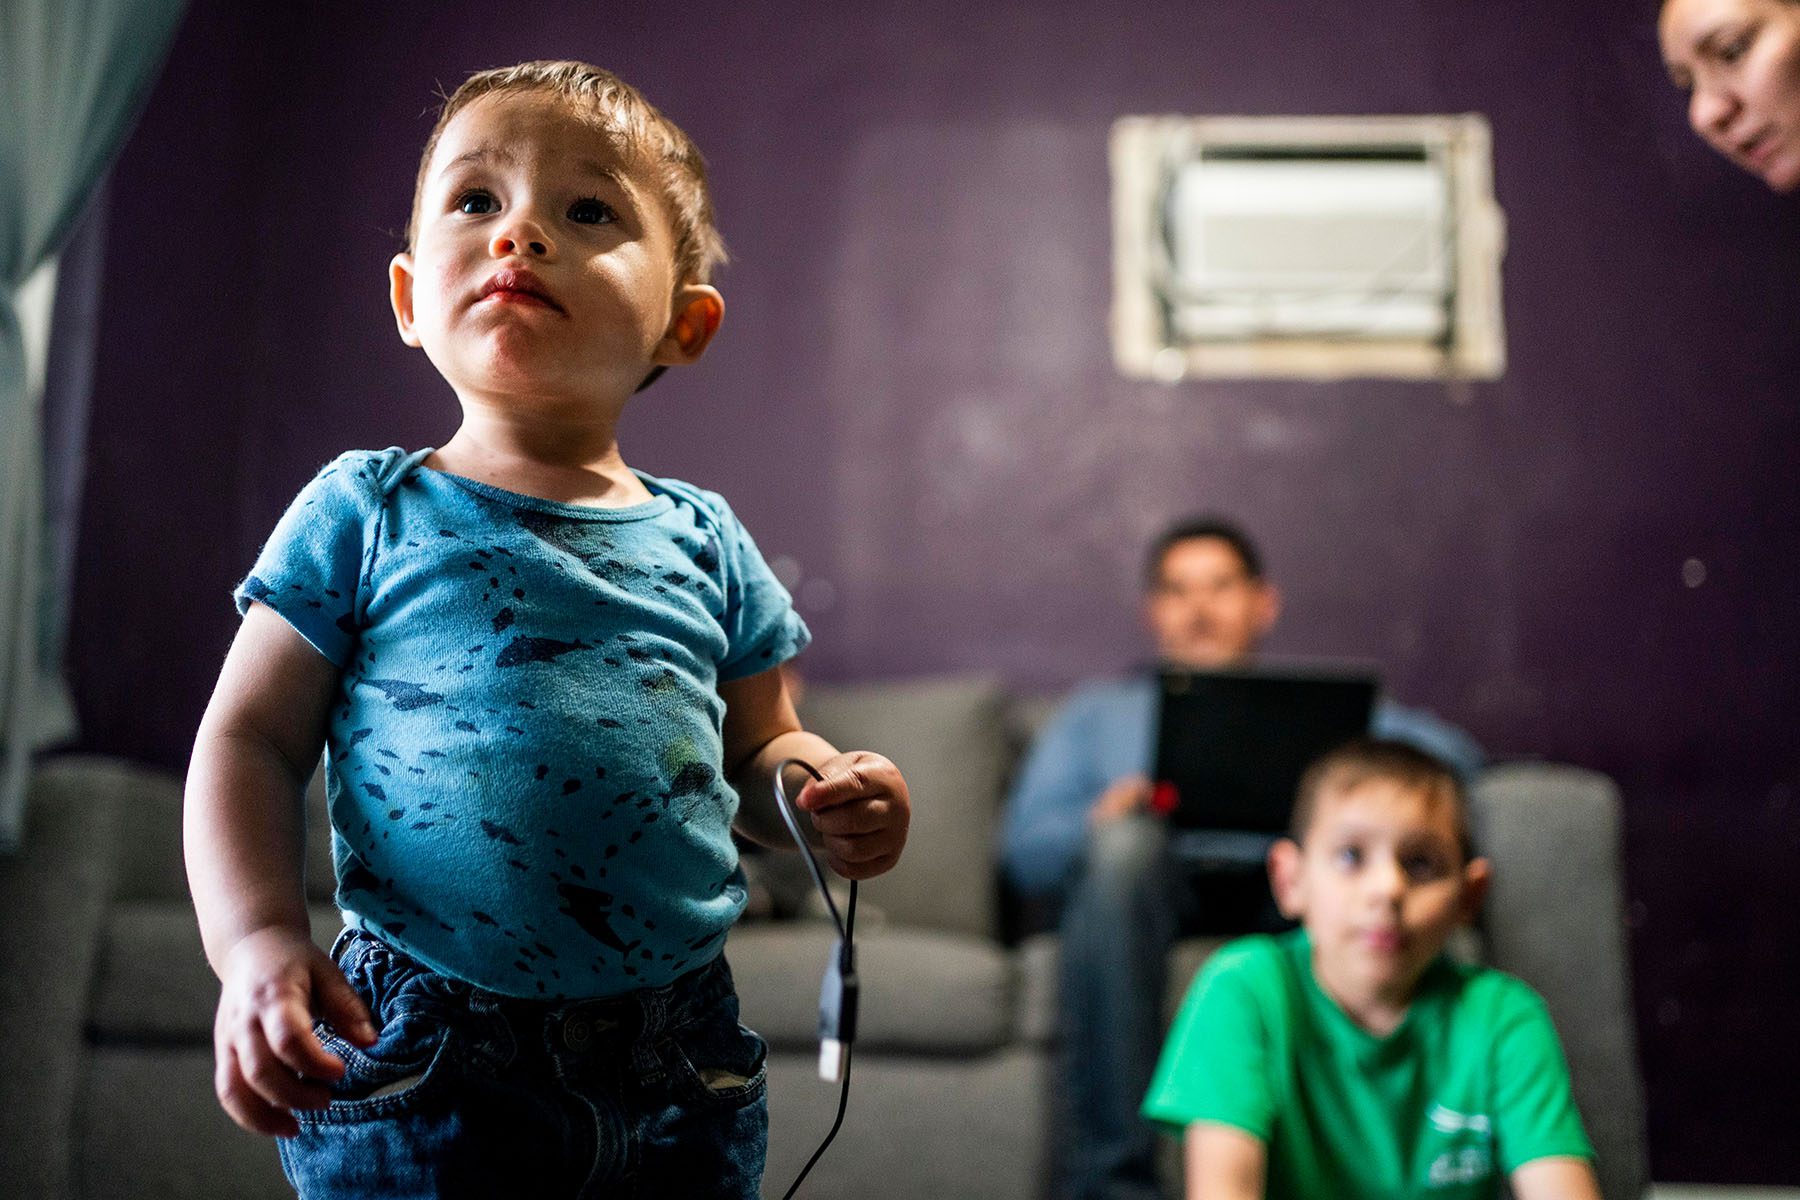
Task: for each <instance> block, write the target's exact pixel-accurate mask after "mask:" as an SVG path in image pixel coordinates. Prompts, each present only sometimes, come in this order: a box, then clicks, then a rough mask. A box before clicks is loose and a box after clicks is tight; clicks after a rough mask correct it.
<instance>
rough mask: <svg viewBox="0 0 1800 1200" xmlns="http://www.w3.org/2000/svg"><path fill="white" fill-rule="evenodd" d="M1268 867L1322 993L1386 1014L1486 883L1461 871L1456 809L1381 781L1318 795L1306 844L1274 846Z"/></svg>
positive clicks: (1407, 995) (1467, 915) (1478, 865)
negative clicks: (1373, 1005)
mask: <svg viewBox="0 0 1800 1200" xmlns="http://www.w3.org/2000/svg"><path fill="white" fill-rule="evenodd" d="M1269 867H1270V876H1271V879H1272V881H1273V883H1274V885H1275V895H1276V899H1277V900H1278V901H1279V902H1280V904H1281V910H1282V912H1283V913H1285V914H1286V915H1287V916H1289V917H1292V918H1297V919H1298V920H1299V921H1300V922H1301V923H1302V924H1304V925H1305V926H1306V929H1307V932H1308V933H1309V934H1310V935H1311V937H1312V943H1313V962H1314V966H1315V968H1316V969H1317V971H1318V974H1319V978H1320V982H1321V983H1322V984H1324V985H1325V987H1326V990H1327V991H1328V992H1329V993H1331V994H1332V995H1334V996H1335V997H1336V998H1338V999H1339V1000H1345V999H1350V1000H1353V1001H1362V1002H1380V1003H1385V1004H1405V1003H1407V1002H1408V1001H1410V999H1411V997H1412V993H1413V989H1414V987H1415V986H1416V985H1417V983H1418V981H1419V976H1420V975H1422V974H1423V973H1424V971H1425V968H1426V967H1427V966H1428V965H1429V964H1430V963H1431V960H1432V959H1433V958H1434V957H1436V956H1437V954H1438V952H1439V951H1440V950H1442V949H1443V947H1444V943H1445V941H1446V940H1448V938H1449V937H1450V934H1451V933H1452V932H1453V931H1454V930H1455V929H1456V927H1457V926H1458V925H1461V924H1463V923H1464V922H1466V921H1468V920H1470V919H1471V918H1473V917H1474V915H1475V912H1476V910H1477V909H1478V908H1479V907H1480V904H1481V897H1482V894H1483V892H1484V891H1485V890H1486V886H1487V877H1488V864H1487V862H1486V860H1484V859H1475V860H1473V861H1471V862H1467V863H1465V862H1464V861H1463V853H1462V850H1461V848H1460V845H1459V839H1458V836H1457V826H1456V818H1455V811H1454V808H1453V807H1452V801H1451V800H1449V799H1448V798H1445V797H1440V796H1434V795H1433V794H1431V793H1430V792H1427V791H1426V790H1424V789H1422V788H1417V787H1410V786H1406V785H1402V784H1400V783H1398V782H1396V781H1394V780H1390V779H1382V778H1379V777H1377V778H1372V779H1365V780H1363V781H1361V782H1359V783H1356V784H1354V785H1353V786H1350V787H1348V788H1344V789H1340V790H1334V791H1327V792H1325V793H1323V794H1321V795H1320V796H1319V797H1318V800H1317V807H1316V810H1315V812H1314V814H1313V819H1312V825H1311V827H1310V828H1309V829H1308V830H1307V832H1306V837H1305V841H1304V844H1302V845H1295V844H1294V843H1293V842H1291V841H1286V840H1284V841H1282V842H1279V843H1277V844H1276V847H1275V849H1274V850H1273V851H1272V852H1271V854H1270V861H1269Z"/></svg>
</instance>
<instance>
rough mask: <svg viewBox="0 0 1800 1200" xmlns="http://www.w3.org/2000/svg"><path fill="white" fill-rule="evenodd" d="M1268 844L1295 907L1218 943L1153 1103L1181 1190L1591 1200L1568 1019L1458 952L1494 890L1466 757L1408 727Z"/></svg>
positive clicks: (1216, 1198) (1333, 776)
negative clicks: (1413, 736)
mask: <svg viewBox="0 0 1800 1200" xmlns="http://www.w3.org/2000/svg"><path fill="white" fill-rule="evenodd" d="M1291 832H1292V840H1285V839H1284V840H1282V841H1280V842H1278V843H1277V844H1276V845H1275V847H1274V849H1273V850H1272V851H1271V852H1270V855H1269V874H1270V876H1271V878H1272V880H1273V882H1274V885H1275V892H1276V895H1277V897H1278V899H1279V901H1280V904H1281V911H1282V912H1283V913H1285V914H1287V915H1288V916H1290V917H1294V918H1297V919H1298V920H1299V921H1300V923H1301V927H1300V928H1299V929H1296V930H1293V931H1291V932H1288V933H1283V934H1280V935H1277V936H1273V937H1271V936H1267V935H1258V936H1255V937H1247V938H1243V939H1241V940H1239V941H1236V942H1233V943H1231V944H1230V945H1227V946H1226V947H1224V948H1223V949H1221V950H1220V951H1219V952H1218V953H1217V954H1215V955H1214V956H1213V957H1212V958H1211V960H1209V961H1208V962H1207V964H1206V967H1205V969H1204V970H1202V971H1201V972H1200V975H1199V977H1198V978H1197V979H1196V980H1195V981H1194V984H1193V986H1192V987H1191V988H1190V989H1189V991H1188V996H1187V1000H1186V1002H1185V1003H1184V1004H1183V1005H1182V1008H1181V1013H1180V1015H1179V1016H1178V1017H1177V1018H1176V1021H1175V1028H1174V1030H1173V1032H1171V1033H1170V1035H1169V1043H1168V1046H1167V1047H1166V1048H1165V1050H1164V1051H1163V1057H1162V1062H1161V1063H1160V1064H1159V1065H1158V1067H1157V1070H1156V1076H1155V1081H1154V1082H1153V1083H1152V1084H1151V1087H1150V1093H1149V1096H1148V1097H1147V1098H1146V1099H1145V1101H1144V1113H1145V1115H1146V1116H1148V1117H1151V1118H1153V1119H1155V1120H1158V1121H1162V1122H1166V1123H1167V1124H1169V1125H1171V1126H1173V1127H1174V1128H1175V1129H1177V1130H1178V1131H1182V1132H1184V1134H1185V1142H1186V1147H1185V1149H1186V1160H1187V1169H1186V1175H1187V1196H1188V1200H1262V1198H1263V1197H1265V1196H1266V1197H1268V1198H1269V1200H1312V1198H1313V1197H1318V1196H1331V1197H1334V1198H1337V1200H1396V1198H1400V1197H1407V1196H1430V1197H1432V1198H1433V1200H1438V1198H1440V1197H1441V1198H1443V1200H1477V1198H1481V1200H1488V1198H1491V1197H1494V1196H1497V1195H1499V1193H1500V1188H1499V1184H1500V1178H1501V1176H1502V1175H1503V1174H1504V1175H1505V1177H1506V1179H1507V1182H1508V1183H1510V1184H1511V1187H1512V1193H1513V1195H1514V1196H1516V1197H1518V1200H1599V1195H1600V1192H1599V1185H1598V1184H1597V1182H1596V1180H1595V1177H1594V1170H1593V1165H1592V1163H1591V1161H1590V1160H1591V1159H1592V1157H1593V1150H1592V1148H1591V1147H1590V1146H1589V1144H1588V1140H1587V1135H1586V1134H1585V1133H1584V1132H1583V1131H1582V1128H1581V1117H1580V1115H1579V1114H1578V1113H1577V1112H1576V1109H1575V1102H1574V1099H1573V1097H1572V1096H1571V1094H1570V1090H1569V1072H1568V1068H1567V1066H1566V1065H1565V1064H1564V1061H1563V1055H1562V1050H1561V1047H1560V1046H1559V1045H1558V1043H1557V1039H1556V1030H1555V1029H1554V1028H1553V1027H1552V1026H1551V1024H1550V1016H1549V1014H1548V1012H1546V1011H1545V1008H1544V1002H1543V1001H1542V1000H1541V999H1539V997H1538V995H1537V994H1536V993H1535V992H1533V991H1532V990H1531V989H1530V988H1529V987H1527V986H1526V985H1525V984H1524V983H1522V982H1520V981H1519V980H1517V979H1514V978H1513V977H1512V976H1510V975H1506V974H1503V973H1501V972H1499V971H1496V970H1492V969H1490V968H1486V967H1479V966H1470V965H1466V964H1462V963H1457V962H1454V961H1452V960H1451V959H1449V958H1448V957H1446V956H1445V955H1444V954H1443V953H1442V951H1443V948H1444V942H1445V940H1446V939H1447V938H1448V937H1449V936H1450V934H1451V932H1452V931H1453V930H1454V929H1455V928H1456V927H1457V926H1458V925H1460V924H1462V923H1464V922H1466V921H1468V920H1470V919H1472V918H1473V917H1474V915H1475V912H1476V910H1477V909H1478V908H1479V907H1480V904H1481V897H1482V894H1483V892H1484V891H1485V890H1486V887H1487V881H1488V864H1487V862H1486V861H1485V860H1483V859H1480V858H1476V857H1474V855H1473V852H1472V851H1471V849H1470V845H1469V832H1468V812H1467V808H1466V806H1465V804H1464V800H1463V796H1462V789H1461V788H1460V786H1459V785H1458V783H1457V780H1456V777H1455V776H1454V775H1453V774H1451V772H1450V770H1449V769H1448V768H1446V767H1445V766H1444V765H1443V764H1442V763H1440V762H1438V761H1437V760H1435V759H1433V758H1431V757H1430V756H1428V755H1425V754H1422V753H1420V752H1419V751H1417V750H1414V749H1413V748H1411V747H1410V746H1406V745H1403V744H1401V743H1399V742H1382V741H1364V742H1356V743H1352V744H1351V745H1348V746H1345V747H1343V748H1341V749H1339V750H1335V751H1333V752H1331V753H1329V754H1327V755H1326V756H1325V757H1324V758H1323V759H1321V760H1319V762H1318V763H1317V764H1315V765H1314V766H1313V767H1312V769H1310V770H1309V771H1308V772H1307V775H1306V778H1305V780H1304V781H1303V782H1302V783H1301V785H1300V796H1299V800H1298V802H1297V803H1296V804H1295V807H1294V815H1293V823H1292V829H1291Z"/></svg>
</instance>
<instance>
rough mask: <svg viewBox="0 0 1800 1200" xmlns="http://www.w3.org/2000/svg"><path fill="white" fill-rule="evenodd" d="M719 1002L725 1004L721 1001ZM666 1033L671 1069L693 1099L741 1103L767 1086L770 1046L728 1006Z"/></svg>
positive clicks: (708, 1102) (755, 1097)
mask: <svg viewBox="0 0 1800 1200" xmlns="http://www.w3.org/2000/svg"><path fill="white" fill-rule="evenodd" d="M721 1007H723V1006H721ZM722 1015H723V1017H724V1019H722V1020H704V1021H696V1022H694V1023H693V1024H691V1025H688V1026H685V1027H683V1028H681V1029H677V1030H675V1031H674V1033H673V1034H671V1035H670V1038H669V1045H670V1048H671V1050H672V1051H673V1053H672V1055H671V1059H672V1062H671V1074H672V1075H673V1076H674V1082H675V1084H676V1086H677V1088H678V1089H679V1090H680V1091H681V1092H682V1093H684V1094H685V1096H686V1097H687V1099H689V1100H690V1101H692V1102H695V1103H699V1104H705V1105H717V1106H720V1107H724V1108H742V1107H743V1106H745V1105H747V1104H751V1103H753V1102H755V1101H756V1100H758V1099H759V1098H761V1096H762V1095H763V1093H764V1092H765V1091H766V1090H767V1089H768V1057H769V1047H768V1044H767V1043H765V1042H764V1041H763V1040H762V1038H761V1037H760V1036H759V1035H758V1034H757V1033H756V1032H755V1031H754V1030H752V1029H749V1028H747V1027H745V1026H744V1025H741V1024H739V1023H738V1021H737V1019H736V1015H735V1014H734V1013H732V1012H730V1011H729V1010H727V1011H725V1012H724V1013H723V1014H722Z"/></svg>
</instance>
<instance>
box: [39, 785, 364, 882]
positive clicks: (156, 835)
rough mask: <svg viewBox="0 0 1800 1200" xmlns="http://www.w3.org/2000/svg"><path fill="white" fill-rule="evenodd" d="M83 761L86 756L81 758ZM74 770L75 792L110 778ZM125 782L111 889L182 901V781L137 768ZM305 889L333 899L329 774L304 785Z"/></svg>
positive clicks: (184, 878)
mask: <svg viewBox="0 0 1800 1200" xmlns="http://www.w3.org/2000/svg"><path fill="white" fill-rule="evenodd" d="M83 761H85V760H83ZM104 766H105V764H104V762H102V763H101V767H100V768H86V770H85V773H83V774H79V775H78V774H76V773H75V772H74V769H73V768H72V767H71V768H68V769H66V770H65V773H64V787H65V788H68V789H70V790H73V791H76V792H77V794H79V792H80V791H81V790H84V789H96V790H97V789H98V788H99V787H101V786H102V784H103V783H105V782H107V780H105V779H103V778H102V776H101V775H100V769H101V768H104ZM123 787H124V790H123V792H122V794H120V793H121V785H120V784H119V783H118V782H114V784H113V787H112V791H113V792H114V793H115V794H117V795H118V799H117V802H116V807H117V809H118V821H119V824H120V829H119V836H118V837H117V838H116V839H115V840H114V842H113V843H112V848H113V856H114V863H113V869H114V871H115V872H116V875H115V878H116V882H115V883H114V885H113V894H114V895H115V896H116V897H117V898H118V899H120V900H181V901H185V900H186V899H187V898H188V885H187V871H186V865H185V861H184V859H183V855H182V848H181V803H182V791H181V780H180V779H179V778H178V777H176V776H174V775H171V774H169V773H168V772H166V771H160V770H155V769H153V768H147V767H133V768H131V769H130V775H129V776H128V777H127V779H126V781H125V782H124V784H123ZM306 813H307V835H306V860H305V871H306V894H307V896H308V898H310V899H311V900H314V901H316V902H319V903H324V904H329V903H330V902H331V900H332V893H333V891H334V889H335V887H336V881H335V880H334V879H333V877H332V866H331V825H330V822H329V820H328V819H327V818H326V816H325V773H324V771H322V770H321V771H317V772H314V774H313V778H312V781H311V782H310V783H309V784H308V785H307V790H306Z"/></svg>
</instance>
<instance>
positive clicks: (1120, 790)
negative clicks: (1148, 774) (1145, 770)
mask: <svg viewBox="0 0 1800 1200" xmlns="http://www.w3.org/2000/svg"><path fill="white" fill-rule="evenodd" d="M1150 790H1151V789H1150V781H1149V780H1148V779H1146V778H1145V777H1144V776H1142V775H1127V776H1125V777H1124V778H1122V779H1115V780H1113V782H1112V786H1111V787H1109V788H1107V789H1106V790H1105V791H1104V792H1101V793H1100V798H1099V799H1098V800H1096V801H1094V807H1092V808H1090V809H1088V824H1089V825H1103V824H1105V823H1106V822H1108V821H1116V820H1118V819H1119V818H1120V817H1122V816H1125V815H1126V814H1127V813H1134V812H1142V811H1143V810H1145V809H1147V808H1149V807H1150Z"/></svg>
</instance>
